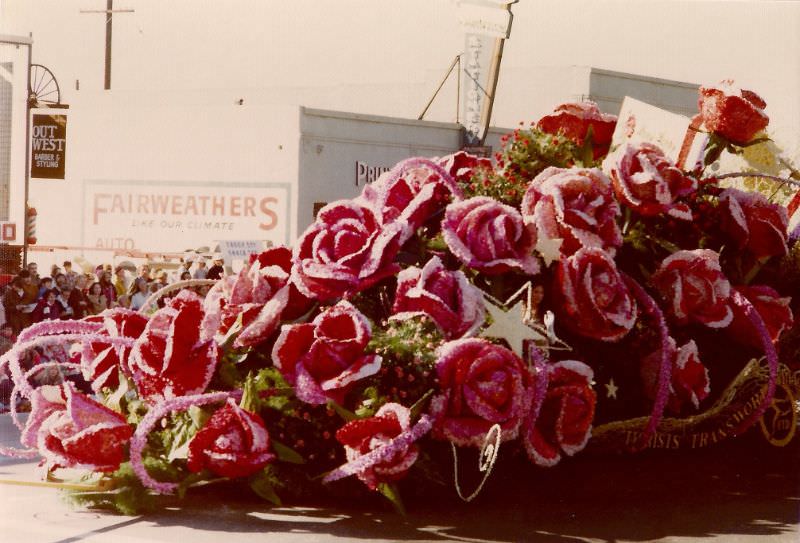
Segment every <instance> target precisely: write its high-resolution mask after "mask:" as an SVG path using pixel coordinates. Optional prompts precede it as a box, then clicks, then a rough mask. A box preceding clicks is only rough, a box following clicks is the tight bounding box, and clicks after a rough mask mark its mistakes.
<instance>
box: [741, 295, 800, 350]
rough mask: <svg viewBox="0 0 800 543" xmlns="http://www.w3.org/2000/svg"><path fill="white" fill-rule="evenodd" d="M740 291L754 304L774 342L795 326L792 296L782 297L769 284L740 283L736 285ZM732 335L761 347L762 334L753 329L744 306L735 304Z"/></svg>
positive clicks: (743, 341)
mask: <svg viewBox="0 0 800 543" xmlns="http://www.w3.org/2000/svg"><path fill="white" fill-rule="evenodd" d="M736 290H738V291H739V293H740V294H741V295H742V296H744V297H745V298H747V300H748V301H749V302H750V303H751V304H753V307H755V309H756V311H758V314H759V315H760V316H761V319H762V320H763V321H764V324H765V325H766V327H767V331H768V332H769V337H770V339H771V340H772V341H773V342H777V341H778V339H779V338H780V337H781V334H782V333H783V332H785V331H786V330H791V328H792V327H793V326H794V315H792V309H791V307H790V304H791V302H792V299H791V297H788V296H787V297H785V298H781V295H780V294H778V291H776V290H775V289H774V288H772V287H769V286H767V285H752V286H745V285H740V286H737V287H736ZM730 332H731V335H732V337H735V338H736V339H737V340H738V341H741V342H742V343H746V344H748V345H752V346H754V347H758V348H761V346H762V344H761V339H760V336H759V335H758V334H757V333H756V331H755V330H754V329H753V325H752V324H751V323H750V319H748V318H747V316H746V315H745V314H744V311H743V310H742V308H740V307H739V306H737V305H734V306H733V322H732V323H731V326H730Z"/></svg>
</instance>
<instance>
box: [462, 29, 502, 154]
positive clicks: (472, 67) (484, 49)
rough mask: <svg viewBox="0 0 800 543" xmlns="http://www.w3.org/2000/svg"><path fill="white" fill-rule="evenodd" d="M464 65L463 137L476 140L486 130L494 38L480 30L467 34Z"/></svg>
mask: <svg viewBox="0 0 800 543" xmlns="http://www.w3.org/2000/svg"><path fill="white" fill-rule="evenodd" d="M464 39H465V43H464V56H463V59H462V65H461V88H462V89H464V91H463V92H462V93H461V118H462V119H463V121H462V123H463V124H464V131H465V132H464V140H465V142H466V143H467V144H477V143H479V142H480V140H481V130H483V123H482V115H481V114H482V112H483V102H484V101H485V100H486V99H487V97H488V94H489V88H488V87H489V69H490V67H491V63H492V53H493V51H494V47H495V43H494V42H495V39H494V38H490V37H488V36H485V35H481V34H466V35H465V37H464Z"/></svg>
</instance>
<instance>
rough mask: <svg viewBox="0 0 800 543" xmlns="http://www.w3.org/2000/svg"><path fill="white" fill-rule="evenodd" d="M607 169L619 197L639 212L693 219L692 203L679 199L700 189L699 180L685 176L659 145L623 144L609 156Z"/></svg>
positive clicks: (604, 166)
mask: <svg viewBox="0 0 800 543" xmlns="http://www.w3.org/2000/svg"><path fill="white" fill-rule="evenodd" d="M603 169H604V170H605V171H606V172H608V175H609V177H610V178H611V183H612V185H613V187H614V192H616V194H617V198H619V199H620V201H621V202H622V203H623V204H624V205H626V206H628V207H629V208H631V209H633V210H634V211H636V212H637V213H640V214H641V215H644V216H647V217H649V216H655V215H660V214H662V213H666V214H667V215H669V216H670V217H673V218H676V219H682V220H686V221H689V220H692V212H691V210H690V209H689V206H688V205H686V204H685V203H683V202H678V201H677V200H678V198H681V197H683V196H687V195H689V194H691V193H693V192H694V191H695V190H697V180H696V179H692V178H691V177H687V176H685V175H683V172H681V170H680V168H678V167H677V166H675V164H673V163H672V161H671V160H670V159H668V158H667V157H666V156H665V155H664V152H663V151H662V150H661V149H659V148H658V147H656V146H655V145H653V144H650V143H642V144H639V145H631V144H626V145H622V146H620V147H619V149H617V150H616V151H614V153H612V154H610V155H608V156H607V157H606V159H605V160H604V161H603Z"/></svg>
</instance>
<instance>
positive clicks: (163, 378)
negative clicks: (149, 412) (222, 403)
mask: <svg viewBox="0 0 800 543" xmlns="http://www.w3.org/2000/svg"><path fill="white" fill-rule="evenodd" d="M204 317H205V312H204V311H203V300H202V298H200V297H199V296H198V295H197V294H195V293H194V292H192V291H191V290H182V291H181V292H180V293H179V294H178V295H177V296H175V297H174V298H172V299H171V300H169V302H168V303H167V304H166V305H165V306H164V307H163V308H161V309H159V310H158V311H157V312H156V313H154V314H153V316H152V317H150V321H149V322H148V323H147V326H145V329H144V332H143V333H142V335H141V336H140V337H139V339H137V340H136V342H135V343H134V345H133V350H132V352H131V356H130V358H129V365H130V370H131V373H132V374H133V380H134V381H135V382H136V386H137V388H138V391H139V394H140V395H141V396H142V397H144V398H147V399H148V400H150V401H157V400H159V399H161V398H167V399H169V398H175V397H178V396H185V395H188V394H200V393H202V392H203V391H204V390H205V389H206V387H207V386H208V383H209V382H210V381H211V377H212V376H213V375H214V370H215V369H216V367H217V362H218V361H219V355H220V353H219V350H218V349H217V344H216V342H215V341H214V340H213V339H205V338H203V337H201V323H202V322H203V318H204Z"/></svg>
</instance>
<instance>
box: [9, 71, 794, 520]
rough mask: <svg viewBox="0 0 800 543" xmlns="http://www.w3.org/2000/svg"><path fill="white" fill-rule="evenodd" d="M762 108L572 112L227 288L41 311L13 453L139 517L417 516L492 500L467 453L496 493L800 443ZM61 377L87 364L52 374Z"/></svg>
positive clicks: (587, 107) (348, 212)
mask: <svg viewBox="0 0 800 543" xmlns="http://www.w3.org/2000/svg"><path fill="white" fill-rule="evenodd" d="M765 106H766V104H765V103H764V101H763V100H762V99H761V98H760V97H759V96H758V95H757V94H755V93H754V92H751V91H748V90H742V89H738V88H736V87H735V86H733V84H731V83H730V82H724V83H722V84H720V85H717V86H709V87H702V88H701V90H700V98H699V111H700V113H699V115H698V116H697V117H696V118H695V119H693V120H691V121H689V120H688V119H687V120H686V126H684V127H683V128H682V129H681V130H679V137H678V138H677V139H675V138H674V137H673V138H670V137H667V138H666V139H665V138H663V137H662V136H661V135H659V129H660V127H659V126H654V125H653V124H652V122H651V121H649V120H646V119H645V118H644V117H643V116H641V115H638V114H636V113H635V112H632V111H633V110H631V109H626V107H625V106H623V111H622V112H621V114H620V117H619V119H617V117H615V116H612V115H607V114H603V113H601V112H600V111H599V110H598V109H597V107H596V106H595V105H594V104H592V103H580V104H564V105H562V106H559V107H558V108H556V110H555V111H554V112H553V113H552V114H550V115H547V116H545V117H544V118H542V119H540V120H539V121H537V122H534V123H531V124H530V125H529V126H525V125H522V126H520V128H518V129H517V130H515V131H514V132H513V133H512V134H509V135H508V136H506V137H505V138H504V143H503V147H502V149H501V150H500V151H499V152H498V153H497V154H496V156H495V157H494V160H491V159H488V158H477V157H474V156H471V155H469V154H467V153H464V152H458V153H456V154H454V155H450V156H446V157H443V158H414V159H409V160H405V161H403V162H401V163H399V164H397V165H396V166H395V167H394V168H392V169H391V170H390V171H388V172H386V173H384V174H383V175H382V176H381V177H380V178H378V179H377V180H376V181H375V182H374V183H371V184H369V185H366V186H365V187H364V189H363V192H362V193H361V194H360V196H358V197H357V198H354V199H351V200H340V201H335V202H331V203H329V204H327V205H326V206H324V207H323V208H322V209H320V210H319V212H318V214H317V217H316V220H315V222H314V223H313V224H312V225H311V226H310V227H309V228H307V229H306V230H305V232H303V233H302V234H301V235H300V237H299V239H298V240H297V241H296V243H295V244H294V246H293V247H273V248H270V249H268V250H266V251H265V252H263V253H261V254H258V255H254V256H253V257H252V258H251V261H250V263H249V265H248V266H245V268H244V269H242V270H241V271H240V272H239V273H238V274H237V275H232V276H228V277H225V278H224V279H222V280H220V281H219V282H215V283H213V286H212V288H211V290H210V291H209V293H208V294H207V295H206V297H205V298H201V297H199V296H198V295H197V294H195V292H194V291H193V290H192V287H193V286H197V285H198V284H200V283H203V281H200V282H197V281H190V282H186V283H178V284H176V285H172V286H170V287H168V288H166V289H163V290H162V291H161V292H158V293H156V294H155V295H154V297H153V298H151V300H149V302H148V304H147V306H146V307H145V308H143V310H142V311H141V312H132V311H129V310H126V309H112V310H108V311H107V312H105V313H103V314H101V315H99V316H94V317H89V318H87V319H84V320H81V321H46V322H43V323H39V324H36V325H33V326H31V327H30V328H28V329H26V330H24V331H23V332H22V333H21V334H20V336H19V338H18V340H17V342H16V344H15V346H14V347H13V348H12V349H11V350H10V351H9V352H8V353H6V354H5V355H4V356H3V357H2V359H0V364H2V367H3V368H7V369H8V371H10V373H11V374H12V376H13V379H14V383H15V388H14V391H13V395H12V402H11V409H12V412H11V416H12V417H13V418H14V420H15V422H16V423H17V425H18V427H19V429H20V432H21V438H20V440H21V444H22V447H21V448H15V449H9V448H6V449H4V450H2V451H0V452H3V453H4V454H7V455H12V456H17V457H25V458H41V462H42V465H43V467H44V469H45V473H46V475H45V477H46V478H47V479H48V480H50V481H51V482H54V484H56V486H57V485H58V484H59V483H63V484H64V486H65V488H68V489H69V490H68V492H70V495H71V497H72V498H74V499H75V500H76V501H77V502H78V503H80V504H84V505H89V506H96V507H104V508H111V509H115V510H118V511H122V512H131V511H135V510H139V509H141V508H142V507H151V506H157V505H158V504H159V503H160V502H159V500H160V499H161V498H162V497H165V496H172V497H175V496H177V497H182V496H184V495H185V494H186V493H187V492H189V493H190V492H193V491H194V489H195V487H199V486H204V487H209V485H212V484H226V485H230V484H241V485H242V486H243V487H246V488H249V489H251V490H252V491H253V493H254V495H258V496H260V497H262V498H264V499H266V500H268V501H270V502H272V503H281V500H282V499H284V500H285V499H287V498H290V499H298V498H299V499H302V498H303V496H311V495H314V494H315V493H319V494H328V495H337V496H348V495H350V494H349V493H358V492H361V493H362V494H363V493H369V492H373V491H374V493H380V494H383V495H384V496H386V497H387V498H389V500H390V501H391V502H392V503H393V504H394V505H395V506H396V507H397V508H398V509H401V510H402V501H401V496H402V494H403V491H404V485H406V484H408V482H409V481H412V482H413V485H414V486H415V487H418V486H419V485H421V484H422V485H424V484H438V483H437V481H438V482H441V483H442V484H444V485H448V486H449V487H450V488H452V487H455V492H452V491H451V493H452V494H453V495H458V496H460V497H461V498H462V499H465V500H470V499H472V498H473V497H474V496H475V495H476V494H477V492H478V491H480V488H481V485H482V484H483V483H482V482H480V481H479V482H478V484H477V485H472V487H471V488H463V485H460V484H459V467H458V459H459V458H462V459H463V458H465V457H467V456H469V455H470V454H471V458H475V457H477V458H478V460H479V465H480V468H481V471H482V472H483V479H482V480H483V481H485V480H486V477H489V476H491V471H492V469H493V468H497V469H501V466H502V464H503V463H504V462H519V461H520V460H522V461H523V462H524V464H525V465H526V466H527V467H528V469H529V470H530V471H531V472H535V470H537V469H543V468H548V469H555V470H569V469H570V461H571V458H570V457H573V456H576V455H591V454H594V455H598V457H599V460H598V461H599V462H602V457H603V455H607V454H612V453H624V454H627V453H636V452H639V451H642V450H643V449H647V448H663V449H692V448H698V447H706V446H710V445H713V444H716V443H718V442H721V441H724V440H728V439H733V438H736V437H737V436H740V435H742V434H743V433H744V432H746V431H748V429H751V428H753V427H754V426H755V427H757V426H761V431H763V432H764V433H765V434H766V435H767V436H768V437H769V438H770V439H772V440H773V441H775V442H777V443H785V442H788V441H789V440H791V439H792V437H793V435H794V429H795V428H796V426H797V404H796V403H795V400H794V396H795V395H796V392H797V388H798V386H797V385H798V375H800V373H799V372H800V332H798V327H797V326H795V324H794V317H793V310H794V311H795V312H796V310H797V302H796V300H795V301H793V298H792V295H793V294H794V295H795V298H796V293H797V292H800V244H798V237H800V230H799V229H798V227H797V226H796V224H795V223H794V222H790V217H791V216H792V215H793V213H794V212H795V211H796V209H797V207H798V203H800V199H798V196H797V194H798V192H797V186H798V183H797V181H796V179H798V178H799V177H800V176H799V175H798V172H797V171H795V170H794V168H793V167H792V165H791V163H790V162H789V161H788V160H786V159H784V158H782V156H781V153H780V152H779V151H778V150H777V147H776V145H775V144H774V142H772V140H771V139H770V138H769V136H768V135H767V132H766V131H765V130H766V128H767V125H768V117H767V116H766V114H765V112H764V109H765ZM665 131H667V130H666V129H665ZM669 131H671V132H674V130H673V128H672V127H670V128H669ZM648 134H656V136H653V137H652V138H649V137H648V136H647V135H648ZM732 164H733V165H736V166H737V168H734V169H729V166H730V165H732ZM790 224H791V227H790ZM157 298H164V303H163V307H161V308H159V309H156V301H157ZM42 350H46V352H48V353H50V356H49V357H42V356H39V357H36V360H37V363H36V364H31V363H30V357H27V356H26V354H27V353H30V352H40V351H42ZM59 352H60V353H62V354H61V355H60V356H59V355H57V354H53V353H59ZM50 368H58V369H60V370H62V371H75V372H79V375H80V378H73V379H67V380H65V381H64V382H62V383H60V384H39V380H37V375H38V374H39V373H40V372H42V371H45V370H48V369H50ZM23 405H29V407H30V413H29V414H27V415H22V414H20V413H18V411H19V409H18V408H19V407H20V406H23ZM454 467H455V473H454ZM462 468H463V462H462ZM463 469H467V468H463ZM471 469H474V467H473V468H471ZM76 470H78V471H77V472H76ZM81 473H83V475H82V476H81ZM76 474H77V479H76ZM534 476H535V474H534ZM70 477H71V478H70ZM67 479H69V480H67ZM211 488H213V487H211Z"/></svg>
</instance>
